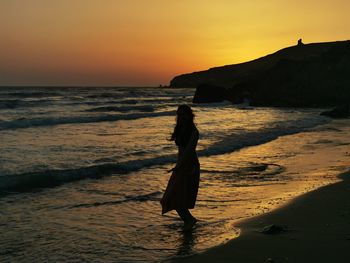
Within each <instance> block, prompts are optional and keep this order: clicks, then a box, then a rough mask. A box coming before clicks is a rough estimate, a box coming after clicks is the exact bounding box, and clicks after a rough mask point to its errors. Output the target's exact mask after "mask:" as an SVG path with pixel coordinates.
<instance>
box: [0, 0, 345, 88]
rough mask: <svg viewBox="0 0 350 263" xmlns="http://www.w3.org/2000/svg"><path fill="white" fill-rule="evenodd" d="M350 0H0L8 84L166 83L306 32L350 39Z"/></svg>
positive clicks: (311, 38)
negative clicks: (175, 77) (182, 75)
mask: <svg viewBox="0 0 350 263" xmlns="http://www.w3.org/2000/svg"><path fill="white" fill-rule="evenodd" d="M349 10H350V1H348V0H317V1H316V0H215V1H214V0H177V1H173V0H172V1H170V0H50V1H48V0H0V36H1V38H0V85H43V86H47V85H49V86H51V85H52V86H61V85H62V86H158V85H168V84H169V82H170V80H171V79H172V78H173V77H174V76H176V75H179V74H183V73H189V72H193V71H200V70H206V69H208V68H210V67H215V66H222V65H228V64H236V63H240V62H245V61H249V60H252V59H255V58H258V57H261V56H264V55H267V54H270V53H273V52H275V51H277V50H279V49H281V48H284V47H287V46H292V45H295V44H296V43H297V40H298V39H299V38H302V39H303V42H304V43H312V42H327V41H336V40H348V39H350V19H349V15H348V13H349Z"/></svg>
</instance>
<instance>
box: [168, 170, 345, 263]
mask: <svg viewBox="0 0 350 263" xmlns="http://www.w3.org/2000/svg"><path fill="white" fill-rule="evenodd" d="M338 177H339V178H340V179H341V180H342V181H339V182H336V183H333V184H330V185H326V186H323V187H320V188H318V189H316V190H313V191H311V192H307V193H305V194H303V195H301V196H297V197H295V198H293V199H292V200H290V201H288V202H287V203H286V204H284V205H283V206H281V207H279V208H277V209H275V210H272V211H270V212H268V213H266V214H262V215H259V216H256V217H252V218H248V219H244V220H242V221H239V222H237V223H236V224H235V227H238V228H240V230H241V234H240V236H239V237H237V238H235V239H233V240H231V241H229V242H228V243H226V244H223V245H220V246H217V247H213V248H211V249H208V250H207V251H205V252H203V253H201V254H197V255H193V256H189V257H186V258H176V259H172V260H170V261H172V262H235V263H238V262H242V263H243V262H244V263H248V262H297V263H299V262H300V263H302V262H340V263H341V262H344V263H345V262H350V254H349V253H348V250H349V248H350V170H348V171H347V172H344V173H341V174H339V175H338ZM269 225H277V226H283V228H284V229H285V231H281V232H278V233H275V234H263V233H261V230H262V229H263V228H264V227H266V226H269Z"/></svg>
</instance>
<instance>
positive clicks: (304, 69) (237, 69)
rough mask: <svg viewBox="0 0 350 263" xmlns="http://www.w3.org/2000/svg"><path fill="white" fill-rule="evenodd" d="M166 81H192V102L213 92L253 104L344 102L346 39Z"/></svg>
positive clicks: (349, 45) (349, 61)
mask: <svg viewBox="0 0 350 263" xmlns="http://www.w3.org/2000/svg"><path fill="white" fill-rule="evenodd" d="M170 85H171V87H175V88H176V87H196V88H197V91H196V95H195V98H194V101H195V102H202V101H203V102H208V101H211V97H213V98H215V99H214V101H218V97H219V98H220V99H226V100H230V101H232V102H234V103H239V102H241V101H243V100H244V99H249V100H250V101H251V104H252V105H258V106H292V107H298V106H301V107H304V106H328V105H338V104H343V103H349V102H350V41H337V42H327V43H313V44H305V45H304V44H299V45H296V46H292V47H288V48H285V49H282V50H279V51H277V52H276V53H273V54H270V55H267V56H265V57H262V58H259V59H256V60H253V61H249V62H245V63H240V64H235V65H228V66H223V67H216V68H211V69H209V70H206V71H200V72H194V73H190V74H184V75H180V76H177V77H175V78H174V79H173V80H172V81H171V84H170ZM211 87H212V88H211ZM202 90H204V92H203V91H202ZM211 90H212V92H211ZM218 91H220V96H218Z"/></svg>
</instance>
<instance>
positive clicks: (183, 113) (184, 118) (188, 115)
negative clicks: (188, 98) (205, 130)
mask: <svg viewBox="0 0 350 263" xmlns="http://www.w3.org/2000/svg"><path fill="white" fill-rule="evenodd" d="M193 119H194V114H193V112H192V109H191V107H190V106H188V105H186V104H183V105H180V106H179V107H178V108H177V111H176V124H180V125H186V124H187V125H192V124H193Z"/></svg>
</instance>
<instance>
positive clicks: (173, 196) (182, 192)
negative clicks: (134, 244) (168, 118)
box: [160, 105, 199, 230]
mask: <svg viewBox="0 0 350 263" xmlns="http://www.w3.org/2000/svg"><path fill="white" fill-rule="evenodd" d="M176 114H177V116H176V126H175V128H174V132H173V134H172V135H171V139H170V140H172V141H175V144H176V145H177V146H178V157H177V162H176V166H175V167H174V168H173V169H171V170H170V171H172V175H171V177H170V179H169V182H168V186H167V188H166V190H165V193H164V195H163V198H162V200H161V201H160V203H161V205H162V214H164V213H167V212H169V211H171V210H174V209H175V210H176V212H177V213H178V214H179V216H180V217H181V219H182V220H183V221H184V230H190V229H192V227H193V226H194V224H195V223H196V222H197V220H196V218H194V217H193V216H192V215H191V213H190V211H189V210H188V209H191V208H194V206H195V203H196V199H197V193H198V185H199V161H198V157H197V153H196V146H197V142H198V137H199V133H198V130H197V128H196V125H195V124H194V122H193V119H194V115H193V113H192V109H191V108H190V107H189V106H187V105H180V106H179V107H178V109H177V112H176Z"/></svg>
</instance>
